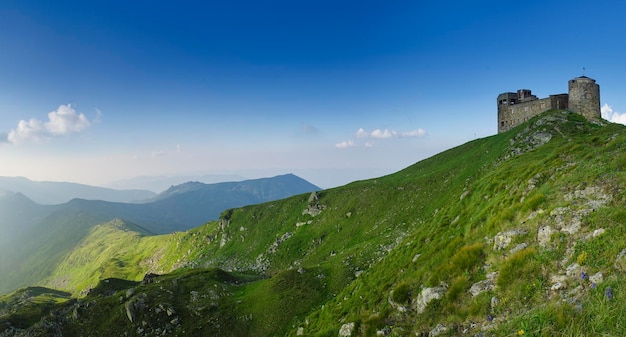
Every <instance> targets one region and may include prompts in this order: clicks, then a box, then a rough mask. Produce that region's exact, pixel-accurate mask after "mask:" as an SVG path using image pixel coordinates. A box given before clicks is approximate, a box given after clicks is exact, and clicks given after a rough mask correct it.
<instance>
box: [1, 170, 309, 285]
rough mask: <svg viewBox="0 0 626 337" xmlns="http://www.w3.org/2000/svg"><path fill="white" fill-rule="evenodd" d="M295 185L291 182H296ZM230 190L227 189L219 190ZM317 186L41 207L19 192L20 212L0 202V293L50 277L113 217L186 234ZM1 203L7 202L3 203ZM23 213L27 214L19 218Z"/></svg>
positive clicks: (281, 183)
mask: <svg viewBox="0 0 626 337" xmlns="http://www.w3.org/2000/svg"><path fill="white" fill-rule="evenodd" d="M294 182H295V183H294ZM222 186H228V188H222ZM317 189H318V188H317V186H315V185H312V184H310V183H308V182H306V181H305V180H303V179H301V178H299V177H296V176H293V175H284V176H276V177H272V178H263V179H253V180H247V181H243V182H235V183H230V184H227V185H217V186H213V185H202V186H200V188H199V189H198V190H196V191H197V192H201V198H198V197H194V196H191V197H190V196H187V194H186V193H178V194H175V195H169V196H167V197H165V198H162V199H159V200H156V201H153V202H148V203H119V202H108V201H102V200H85V199H78V198H74V199H72V200H70V201H69V202H67V203H65V204H61V205H52V206H42V205H38V204H36V203H34V202H32V201H31V200H29V199H27V198H26V197H25V196H23V195H21V194H14V195H13V197H14V198H17V196H22V197H20V200H21V202H23V203H24V207H23V212H16V211H17V210H19V209H17V208H16V207H15V206H14V205H9V204H6V201H7V200H9V199H7V198H3V199H0V211H2V210H6V212H5V213H4V214H12V215H13V216H12V217H8V216H6V215H5V216H4V220H5V222H6V223H0V225H2V227H0V228H3V229H4V230H5V234H7V233H11V231H13V232H15V233H14V235H13V236H7V235H5V236H3V238H5V240H4V241H0V272H2V273H6V275H5V276H3V277H2V278H0V290H2V291H8V290H11V289H14V288H15V287H20V286H27V285H32V282H37V281H38V280H42V279H44V278H46V277H47V276H48V274H49V273H51V272H52V271H53V269H54V267H55V266H56V264H57V263H59V261H61V259H62V258H63V256H66V255H67V254H71V250H72V249H73V248H74V247H75V245H77V244H79V242H81V240H82V239H83V238H84V237H85V236H87V235H88V234H89V232H90V230H91V229H92V228H93V226H96V225H98V224H102V223H106V222H109V221H111V220H113V219H115V218H119V219H123V221H124V222H126V223H132V224H135V225H136V226H140V227H141V228H142V229H143V230H145V231H147V232H149V233H153V234H166V233H172V232H178V231H184V230H187V229H190V228H193V227H196V226H200V225H202V224H203V223H206V222H207V221H209V220H214V219H217V218H218V217H219V214H220V213H221V212H222V211H224V210H225V209H227V208H229V207H239V206H243V205H249V204H254V203H260V202H263V201H269V200H274V199H276V198H280V197H287V196H290V195H293V194H299V193H305V192H310V191H311V190H317ZM3 200H4V201H5V202H3ZM21 213H25V214H26V215H27V216H22V217H19V216H20V215H21Z"/></svg>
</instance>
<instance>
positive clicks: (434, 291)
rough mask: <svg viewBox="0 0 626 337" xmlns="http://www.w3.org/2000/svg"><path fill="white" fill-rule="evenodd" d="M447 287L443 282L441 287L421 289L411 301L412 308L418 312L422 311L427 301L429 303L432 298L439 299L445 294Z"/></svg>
mask: <svg viewBox="0 0 626 337" xmlns="http://www.w3.org/2000/svg"><path fill="white" fill-rule="evenodd" d="M447 289H448V287H447V286H446V285H445V284H444V285H442V286H441V287H434V288H424V289H422V291H421V292H420V293H419V295H418V296H417V299H415V301H414V302H413V303H414V304H413V309H414V310H415V312H417V313H418V314H421V313H423V312H424V309H426V306H427V305H428V303H430V302H431V301H433V300H438V299H440V298H441V297H442V296H443V294H445V292H446V290H447Z"/></svg>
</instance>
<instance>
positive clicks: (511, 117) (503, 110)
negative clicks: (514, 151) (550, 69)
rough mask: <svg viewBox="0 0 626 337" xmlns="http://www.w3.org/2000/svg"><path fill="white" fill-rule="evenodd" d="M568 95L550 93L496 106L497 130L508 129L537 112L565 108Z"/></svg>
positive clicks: (535, 114) (503, 130)
mask: <svg viewBox="0 0 626 337" xmlns="http://www.w3.org/2000/svg"><path fill="white" fill-rule="evenodd" d="M567 108H568V95H567V94H561V95H551V96H550V97H548V98H542V99H538V100H534V101H530V102H523V103H517V104H512V105H500V106H498V132H505V131H508V130H510V129H512V128H514V127H515V126H517V125H519V124H521V123H524V122H526V121H527V120H529V119H531V118H533V117H535V116H537V115H538V114H540V113H542V112H545V111H548V110H552V109H567Z"/></svg>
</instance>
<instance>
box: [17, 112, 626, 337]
mask: <svg viewBox="0 0 626 337" xmlns="http://www.w3.org/2000/svg"><path fill="white" fill-rule="evenodd" d="M625 150H626V131H625V129H624V127H623V126H620V125H614V124H601V123H596V124H592V123H588V122H587V121H586V120H585V119H584V118H582V117H581V116H579V115H576V114H572V113H568V112H561V111H554V112H549V113H547V114H543V115H540V116H538V117H536V118H534V119H532V120H531V121H529V122H528V123H526V124H524V125H521V126H519V127H518V128H515V129H513V130H511V131H510V132H507V133H503V134H499V135H496V136H493V137H489V138H485V139H479V140H476V141H473V142H470V143H467V144H465V145H462V146H460V147H457V148H454V149H451V150H449V151H446V152H443V153H441V154H439V155H436V156H434V157H432V158H429V159H427V160H424V161H422V162H419V163H417V164H415V165H413V166H411V167H409V168H407V169H405V170H402V171H400V172H398V173H396V174H393V175H389V176H386V177H381V178H378V179H373V180H369V181H362V182H355V183H353V184H349V185H347V186H344V187H341V188H336V189H332V190H327V191H321V192H318V193H314V194H312V195H310V194H304V195H299V196H296V197H293V198H289V199H285V200H281V201H276V202H271V203H267V204H263V205H257V206H249V207H244V208H238V209H233V210H229V211H227V212H224V213H223V214H222V216H221V219H220V220H219V221H215V222H210V223H208V224H206V225H204V226H201V227H199V228H196V229H194V230H191V231H189V232H185V233H176V234H172V235H167V236H162V237H149V238H141V239H139V241H138V243H137V247H139V248H140V249H139V248H138V249H139V251H137V250H134V253H133V254H135V255H133V256H140V257H139V258H135V259H133V258H132V257H130V256H126V255H124V254H121V255H119V256H116V257H115V259H117V260H115V261H123V262H124V263H123V264H115V266H116V268H114V269H111V270H112V271H111V273H110V274H109V276H115V275H121V274H123V273H127V274H128V273H129V270H134V272H133V273H131V274H132V275H131V276H132V277H130V278H133V279H134V280H135V281H136V282H137V283H131V284H124V283H123V282H121V281H114V279H110V280H109V281H108V283H107V282H106V281H101V282H100V285H99V286H98V287H96V288H95V289H94V290H92V291H91V292H90V294H89V295H87V296H86V297H84V298H81V299H78V300H76V301H69V302H66V303H65V304H61V305H59V306H58V307H57V309H55V310H53V312H54V313H53V314H52V315H49V316H45V317H44V319H43V320H42V321H41V322H40V323H37V324H35V325H34V326H32V327H31V328H30V329H28V330H20V329H18V328H16V327H10V328H6V329H5V335H25V336H28V335H32V336H43V335H54V334H59V333H60V334H62V335H64V336H78V335H81V336H89V335H93V336H96V335H101V334H102V331H106V335H119V336H123V335H127V336H157V335H164V334H166V335H167V334H174V335H179V336H195V335H220V336H445V335H467V336H502V335H508V336H511V335H522V334H523V335H561V336H580V335H598V334H604V335H614V336H619V335H626V326H625V325H624V324H623V322H624V321H626V304H625V303H626V301H625V299H626V295H625V293H626V280H625V278H624V273H625V272H626V267H625V266H626V235H624V234H625V233H626V208H625V207H624V206H625V203H626V154H625V153H626V151H625ZM137 254H138V255H137ZM112 258H113V257H112ZM112 261H113V260H112ZM106 265H107V266H110V265H111V263H109V264H106ZM215 268H218V269H215ZM148 272H151V273H156V274H163V275H161V276H154V275H152V276H149V277H147V278H146V280H144V282H143V284H141V283H139V281H140V280H141V279H142V278H143V274H145V273H148ZM116 273H117V274H116ZM128 275H130V274H128ZM107 284H109V286H107ZM111 284H113V285H114V286H111ZM46 329H48V330H46ZM103 329H104V330H103ZM42 331H45V332H42Z"/></svg>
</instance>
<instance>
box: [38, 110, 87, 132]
mask: <svg viewBox="0 0 626 337" xmlns="http://www.w3.org/2000/svg"><path fill="white" fill-rule="evenodd" d="M48 119H49V121H48V122H46V124H45V126H46V130H48V131H49V132H50V133H51V134H53V135H66V134H68V133H72V132H80V131H83V130H85V129H86V128H88V127H89V120H87V117H85V115H84V114H82V113H81V114H77V113H76V110H74V109H72V106H71V105H70V104H68V105H61V106H60V107H59V108H58V109H57V111H52V112H50V113H48Z"/></svg>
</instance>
